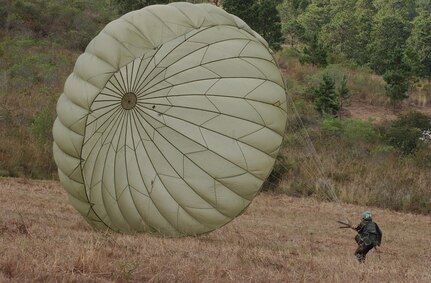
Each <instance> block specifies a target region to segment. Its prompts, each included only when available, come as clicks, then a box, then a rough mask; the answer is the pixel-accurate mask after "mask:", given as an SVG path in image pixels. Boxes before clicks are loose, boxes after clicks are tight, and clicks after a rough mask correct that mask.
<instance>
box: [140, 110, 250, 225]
mask: <svg viewBox="0 0 431 283" xmlns="http://www.w3.org/2000/svg"><path fill="white" fill-rule="evenodd" d="M140 111H141V112H143V114H146V113H145V112H144V111H143V110H141V109H140ZM137 114H139V115H140V116H141V117H142V118H143V119H144V120H145V121H147V120H146V119H145V117H143V116H142V113H140V112H139V111H137ZM146 115H148V114H146ZM147 123H148V122H147ZM148 125H149V126H150V127H151V128H153V130H154V131H155V132H157V133H158V134H159V135H160V136H161V137H162V138H163V139H164V140H165V141H166V142H168V143H169V144H170V145H171V146H172V147H173V148H175V149H176V150H177V151H178V152H180V153H181V154H182V155H183V157H184V158H187V159H188V160H189V161H190V162H191V163H193V164H194V165H196V167H198V168H199V169H201V170H202V171H203V172H204V173H205V174H207V175H208V176H209V177H210V178H211V179H214V178H213V177H212V176H211V174H209V173H208V172H206V171H205V170H204V169H203V168H201V167H200V166H198V165H197V164H196V163H195V162H194V161H193V160H191V159H190V158H189V157H188V156H187V154H184V153H183V152H182V151H181V150H179V149H178V148H177V147H176V146H175V145H174V144H172V143H171V142H170V141H169V140H168V139H167V138H166V137H165V136H164V135H162V134H161V133H160V132H159V131H158V130H157V129H156V128H154V127H153V126H151V124H150V123H148ZM166 127H167V126H166ZM167 128H169V127H167ZM169 129H171V128H169ZM144 130H145V131H146V129H145V128H144ZM172 130H173V131H175V130H174V129H172ZM175 132H177V131H175ZM179 134H180V135H182V134H181V133H179ZM183 136H184V135H183ZM153 143H154V142H153ZM154 146H155V147H156V148H157V149H158V151H159V152H160V154H161V155H162V156H163V158H164V159H165V160H166V162H167V163H168V164H169V165H170V166H171V168H172V169H173V170H174V171H175V172H176V173H177V175H178V176H180V174H178V172H177V171H176V170H175V168H174V167H173V166H172V164H171V163H170V162H169V161H168V160H167V158H166V156H165V155H164V154H163V153H162V151H161V150H160V148H159V147H158V146H157V145H156V143H154ZM156 172H157V171H156ZM157 175H159V174H158V173H157ZM180 179H181V180H183V181H184V183H186V184H187V185H188V186H189V187H190V188H191V189H192V190H193V191H194V192H195V194H196V195H198V196H199V197H200V198H201V199H202V200H204V201H205V202H207V203H208V204H210V205H211V206H213V205H212V204H211V203H210V202H209V201H208V200H207V199H206V198H205V197H203V196H202V195H200V194H199V193H198V192H197V191H196V190H195V188H194V187H193V186H191V185H190V183H189V182H187V181H186V180H185V179H184V178H181V176H180ZM237 195H238V196H239V197H240V198H243V197H242V196H241V195H239V194H237ZM171 196H172V195H171ZM172 198H173V197H172ZM173 199H175V198H173ZM213 208H214V209H215V210H216V211H218V212H219V213H220V214H222V215H224V216H226V217H228V218H232V217H230V216H228V215H225V214H224V213H222V212H220V211H219V210H218V209H217V208H216V207H214V206H213ZM198 222H199V221H198Z"/></svg>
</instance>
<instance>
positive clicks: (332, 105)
mask: <svg viewBox="0 0 431 283" xmlns="http://www.w3.org/2000/svg"><path fill="white" fill-rule="evenodd" d="M313 96H314V106H315V108H316V110H317V111H318V112H319V113H321V114H323V115H332V116H335V115H337V113H338V111H339V110H340V100H339V96H338V95H337V94H336V93H335V81H334V80H333V79H332V78H331V76H329V75H328V74H325V75H323V78H322V82H321V83H320V85H319V87H318V88H315V89H313Z"/></svg>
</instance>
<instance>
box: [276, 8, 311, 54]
mask: <svg viewBox="0 0 431 283" xmlns="http://www.w3.org/2000/svg"><path fill="white" fill-rule="evenodd" d="M309 4H310V0H284V1H283V2H282V3H281V4H280V5H278V7H277V9H278V11H279V13H280V19H281V30H282V32H283V33H284V34H287V35H288V38H289V39H290V44H291V46H292V47H293V46H294V45H295V43H296V42H297V41H299V40H303V34H304V28H303V27H302V25H301V24H300V23H299V22H298V16H299V15H300V14H302V13H303V12H304V11H305V9H306V8H307V6H308V5H309Z"/></svg>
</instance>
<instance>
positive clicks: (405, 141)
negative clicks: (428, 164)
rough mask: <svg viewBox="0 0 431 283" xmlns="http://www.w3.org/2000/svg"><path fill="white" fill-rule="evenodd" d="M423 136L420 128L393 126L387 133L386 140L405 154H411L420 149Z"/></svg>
mask: <svg viewBox="0 0 431 283" xmlns="http://www.w3.org/2000/svg"><path fill="white" fill-rule="evenodd" d="M421 136H422V132H421V130H419V129H418V128H410V127H405V126H403V127H394V126H392V127H391V128H389V130H388V131H387V133H386V140H387V142H388V143H389V144H390V145H392V146H394V147H395V148H397V149H398V150H400V151H401V152H402V153H403V154H410V153H412V152H414V151H415V150H416V148H417V147H418V143H419V138H420V137H421Z"/></svg>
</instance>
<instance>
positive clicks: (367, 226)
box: [355, 218, 382, 263]
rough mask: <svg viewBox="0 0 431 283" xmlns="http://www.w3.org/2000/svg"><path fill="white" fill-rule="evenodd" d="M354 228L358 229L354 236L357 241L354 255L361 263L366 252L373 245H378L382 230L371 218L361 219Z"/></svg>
mask: <svg viewBox="0 0 431 283" xmlns="http://www.w3.org/2000/svg"><path fill="white" fill-rule="evenodd" d="M355 230H356V231H358V234H357V235H356V237H355V241H356V243H358V248H357V249H356V251H355V256H356V257H357V258H358V260H359V262H361V263H363V262H365V257H366V255H367V253H368V252H369V251H370V250H371V249H372V248H374V247H375V246H380V243H381V241H382V231H381V230H380V228H379V226H378V225H377V223H375V222H373V221H372V220H371V218H369V219H364V220H362V221H361V223H359V225H358V226H357V227H356V228H355Z"/></svg>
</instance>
